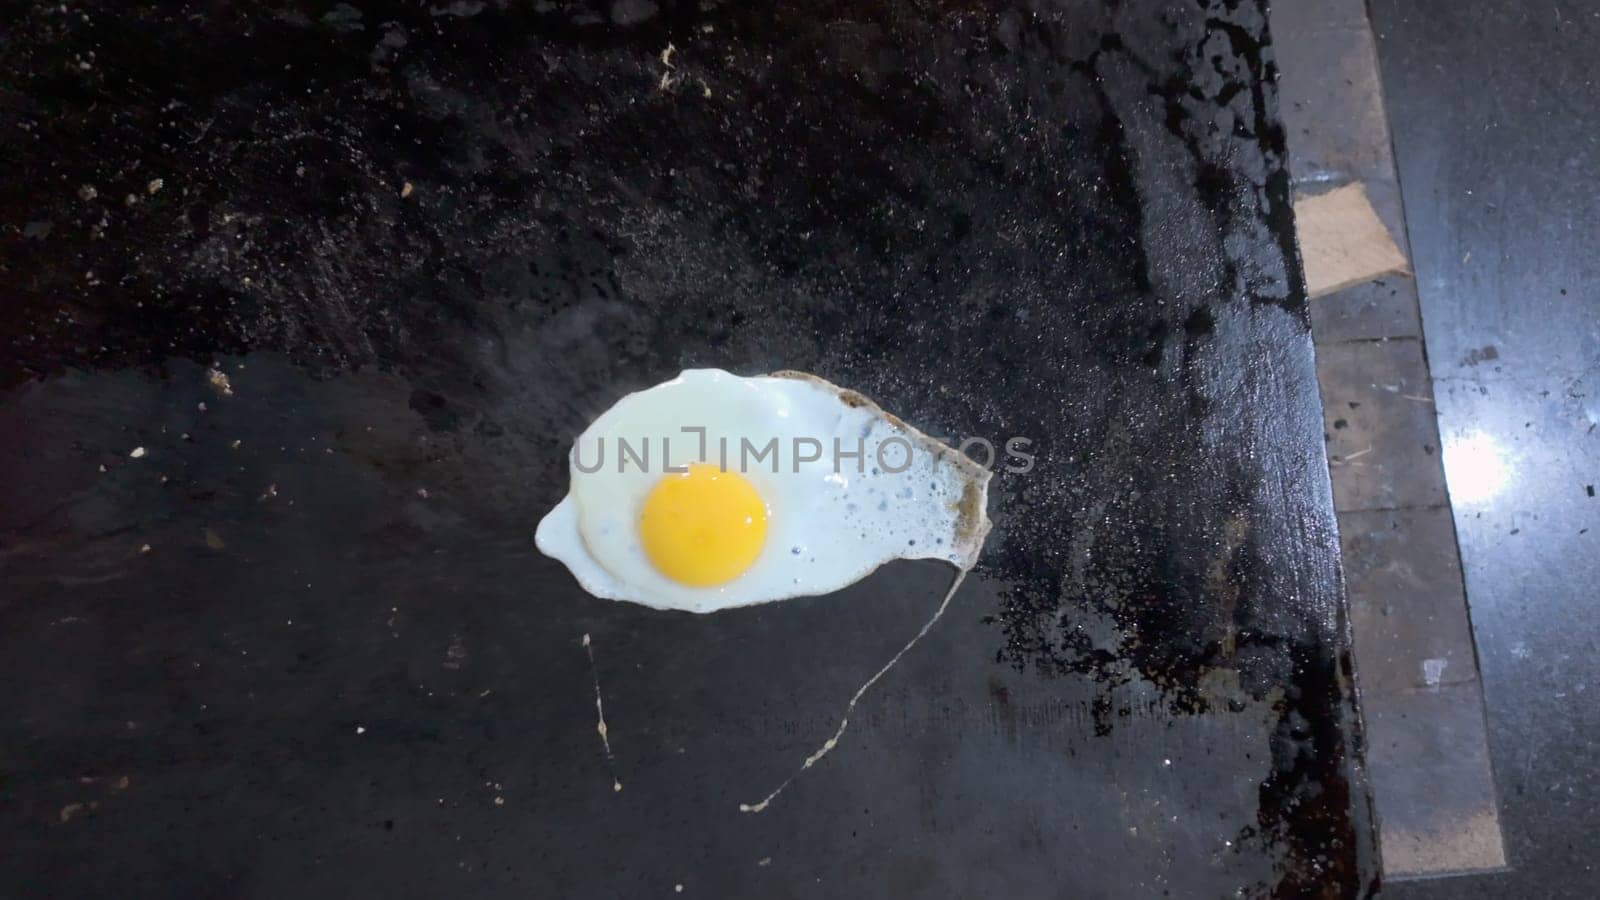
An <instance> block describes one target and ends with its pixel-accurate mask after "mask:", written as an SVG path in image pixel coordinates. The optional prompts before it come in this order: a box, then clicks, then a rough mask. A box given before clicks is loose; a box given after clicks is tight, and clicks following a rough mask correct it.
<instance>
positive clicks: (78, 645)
mask: <svg viewBox="0 0 1600 900" xmlns="http://www.w3.org/2000/svg"><path fill="white" fill-rule="evenodd" d="M358 5H359V6H361V7H362V8H357V7H358ZM1106 6H1116V7H1117V9H1116V10H1115V11H1108V10H1107V9H1102V8H1101V5H1100V4H1066V5H1064V8H1062V9H1051V10H1041V11H1039V12H1037V13H1033V12H1026V11H1016V10H1003V9H1000V8H998V7H992V6H991V5H988V4H977V3H973V4H960V3H939V2H933V3H904V2H895V3H832V4H824V5H821V6H808V7H802V6H801V5H796V4H784V5H780V6H777V7H773V8H769V7H761V8H747V7H744V6H721V5H709V6H707V7H706V8H704V9H701V8H700V7H697V6H695V5H678V4H665V5H662V6H660V7H659V8H658V6H657V4H655V3H652V2H647V0H617V2H613V3H609V4H602V5H597V6H588V5H584V4H543V5H539V4H524V3H505V2H470V3H453V4H437V5H433V6H429V5H427V4H424V5H422V6H414V5H407V6H406V7H405V8H404V9H388V10H382V11H379V10H377V9H368V8H366V7H365V5H361V4H357V5H351V4H338V5H335V6H331V7H329V6H328V5H327V4H310V3H304V4H289V7H290V8H289V9H287V10H284V9H278V10H277V11H274V12H270V13H269V12H267V11H265V10H260V11H252V10H249V9H246V8H243V7H241V8H238V9H234V8H223V7H208V8H206V9H204V10H199V11H193V12H192V14H189V13H186V14H185V15H182V16H180V15H177V14H175V13H172V14H169V13H166V12H163V11H160V10H156V9H152V8H150V7H149V6H145V5H140V6H138V7H137V8H134V7H130V6H129V5H126V4H117V5H115V6H114V7H113V6H111V5H105V6H104V7H99V6H97V5H96V4H77V5H75V6H74V9H73V12H72V13H71V14H70V15H57V14H55V13H53V12H49V11H44V10H42V9H41V10H38V11H35V12H32V13H30V14H28V15H27V16H25V17H24V20H23V21H22V22H21V23H20V24H19V26H18V27H17V28H16V29H15V30H14V32H13V33H12V34H10V35H9V36H8V38H7V44H6V45H5V46H4V48H3V49H0V69H3V72H4V77H3V78H0V81H4V82H5V83H6V84H7V85H8V87H7V88H6V94H5V97H6V105H7V107H8V109H10V110H13V111H15V112H16V113H18V114H19V116H20V118H19V121H21V122H23V123H24V124H26V125H27V126H28V127H27V128H25V129H7V131H6V133H5V134H4V135H3V136H0V150H3V155H4V157H5V158H6V159H7V160H8V161H9V162H8V166H9V167H10V168H11V170H12V174H11V176H10V177H8V178H7V179H6V180H5V182H4V183H3V184H0V204H3V207H4V209H5V211H6V213H7V215H6V217H5V219H6V222H7V223H8V225H7V228H8V231H7V233H6V234H5V235H4V241H5V244H4V259H5V272H6V273H7V283H8V286H9V288H10V289H12V290H13V291H14V294H15V296H14V298H13V300H12V301H10V306H9V307H8V309H7V311H6V312H5V313H4V323H5V324H4V332H3V334H0V336H3V337H4V338H5V339H6V350H5V351H4V352H5V353H7V354H8V356H7V357H6V359H7V362H8V364H7V365H5V366H4V367H3V371H4V373H5V375H6V376H7V377H6V379H5V380H4V384H5V385H6V387H5V389H4V390H5V392H4V394H3V396H0V427H3V429H4V431H3V433H4V436H5V438H6V440H5V441H4V448H3V450H0V471H3V472H4V473H5V474H4V495H5V500H6V502H5V503H4V504H3V505H0V527H3V541H4V546H3V553H4V557H3V560H4V565H5V570H6V574H5V579H6V584H7V587H6V591H5V594H4V597H3V599H0V702H3V704H4V707H5V709H6V710H7V724H6V726H5V738H4V741H3V742H0V744H3V750H0V797H3V800H4V802H3V803H0V840H3V843H4V845H5V846H6V848H7V850H6V852H5V853H4V854H3V855H0V877H3V880H4V883H7V884H25V885H30V886H33V887H34V888H36V889H38V890H39V891H45V890H50V891H55V892H56V893H58V894H60V895H63V896H85V895H104V894H106V893H108V892H115V893H119V894H121V895H137V896H164V895H179V894H181V895H184V896H199V895H233V896H286V895H291V894H299V895H308V896H330V895H346V896H392V895H396V894H404V895H429V896H469V895H470V896H480V897H488V896H528V895H530V893H531V894H532V895H540V896H647V895H653V894H660V895H666V894H672V893H674V890H675V888H676V886H678V885H682V886H683V893H684V894H685V895H686V896H687V895H695V896H702V897H724V896H753V895H764V896H775V897H788V896H794V897H798V896H815V895H818V894H825V895H828V896H840V897H905V896H923V897H964V896H1017V897H1045V896H1119V897H1144V896H1163V895H1165V894H1167V893H1168V892H1171V893H1172V894H1173V895H1183V896H1234V895H1235V893H1236V892H1237V891H1242V892H1243V893H1244V894H1245V895H1277V896H1305V895H1307V894H1320V895H1325V896H1356V895H1359V894H1361V893H1362V892H1363V891H1365V890H1367V889H1369V888H1370V886H1371V884H1372V882H1373V880H1374V879H1375V872H1376V869H1375V854H1374V847H1373V834H1372V829H1373V823H1372V820H1371V816H1370V813H1369V810H1368V804H1367V798H1366V794H1365V787H1364V784H1363V783H1362V781H1361V780H1360V777H1359V758H1358V755H1357V754H1358V749H1357V748H1358V741H1357V731H1356V728H1357V726H1356V721H1357V720H1356V715H1355V708H1354V701H1353V696H1352V690H1351V684H1350V672H1349V647H1348V643H1347V637H1346V633H1345V616H1344V610H1343V608H1342V593H1341V587H1340V581H1339V570H1338V556H1337V542H1336V539H1335V532H1334V520H1333V513H1332V507H1331V500H1330V497H1329V492H1328V486H1327V471H1326V463H1325V458H1324V455H1323V449H1322V440H1321V432H1320V422H1319V404H1318V398H1317V392H1316V385H1315V383H1314V380H1313V370H1312V350H1311V342H1310V338H1309V333H1308V326H1307V319H1306V308H1305V297H1304V292H1303V290H1302V288H1301V284H1300V276H1299V273H1298V263H1297V262H1296V258H1295V254H1294V250H1293V238H1292V232H1291V222H1290V219H1289V215H1290V209H1289V198H1288V188H1287V179H1286V176H1285V172H1284V166H1283V136H1282V134H1281V130H1280V128H1279V126H1278V120H1277V117H1276V113H1275V110H1274V107H1273V104H1274V102H1275V101H1274V91H1273V87H1272V77H1273V68H1272V62H1271V50H1270V45H1269V43H1268V40H1267V36H1266V31H1265V22H1264V16H1263V12H1262V9H1261V5H1260V4H1259V3H1250V2H1245V3H1232V2H1229V3H1224V2H1215V3H1210V4H1204V5H1202V4H1193V3H1187V4H1181V5H1178V4H1166V3H1156V2H1129V3H1123V4H1120V5H1116V4H1108V5H1106ZM91 51H92V52H91ZM158 180H159V184H158V183H157V182H158ZM213 365H215V366H216V367H217V371H220V372H222V373H225V374H227V376H228V387H229V389H228V391H226V392H224V391H223V390H221V388H220V386H219V384H218V382H217V380H216V378H215V377H214V376H211V375H208V370H210V369H211V367H212V366H213ZM690 366H718V367H723V368H727V369H730V370H733V371H736V372H739V373H742V374H754V373H761V372H769V371H775V370H780V369H797V370H803V371H808V372H814V373H816V374H818V375H820V376H822V377H825V378H827V379H829V380H831V381H834V382H836V383H838V384H841V385H845V386H848V387H851V388H854V389H856V390H859V391H861V392H862V393H863V394H865V395H867V396H870V397H873V398H874V399H876V400H878V401H879V402H881V403H882V404H884V406H885V408H887V409H889V410H891V411H892V412H894V413H896V414H897V415H899V416H902V417H903V418H905V419H906V420H907V421H908V422H910V423H912V424H914V425H916V426H917V427H919V428H922V429H923V430H925V431H927V432H928V433H929V434H932V435H935V436H939V437H952V438H955V439H960V438H962V437H967V436H981V437H985V438H987V439H990V440H991V441H994V442H995V443H996V444H997V445H1002V446H1003V442H1004V441H1005V440H1007V439H1009V438H1012V437H1018V436H1020V437H1024V438H1027V439H1028V440H1030V441H1031V442H1032V444H1031V445H1030V451H1031V452H1032V453H1033V454H1034V456H1035V465H1034V467H1033V469H1032V471H1030V472H1027V473H1006V472H999V473H997V474H996V476H995V480H994V482H993V483H992V485H991V490H990V509H989V511H990V515H991V516H992V517H993V519H994V521H995V523H996V527H995V530H994V532H993V533H992V534H991V535H990V538H989V543H988V548H987V550H986V552H985V554H984V557H983V559H982V560H981V562H980V564H979V567H978V569H977V571H976V573H975V575H974V577H973V578H971V579H969V580H968V582H967V584H966V586H965V587H964V588H963V590H962V592H961V593H960V594H959V595H958V596H957V597H956V599H955V601H954V603H953V604H952V606H951V608H950V611H949V614H948V615H947V616H946V617H945V618H944V620H943V621H941V622H940V623H939V625H938V626H937V627H936V628H935V629H934V630H933V631H932V632H931V633H930V634H929V635H928V636H927V638H926V639H925V640H924V641H923V642H922V643H921V644H920V645H919V646H918V647H917V648H916V649H915V650H914V651H913V652H912V653H911V654H908V655H907V656H906V658H905V659H904V660H903V661H902V662H901V664H900V665H899V666H898V667H897V668H896V669H895V670H894V671H893V672H892V673H890V674H889V675H887V676H885V678H884V679H883V680H882V681H881V682H880V683H879V684H878V685H876V686H875V688H874V690H873V692H872V693H870V694H868V695H867V696H866V697H865V698H864V699H863V701H862V704H861V706H860V707H859V708H858V709H857V711H856V715H855V717H854V718H853V720H852V725H851V730H850V732H849V733H848V734H847V735H846V737H845V739H844V741H843V742H842V743H841V744H840V745H839V747H838V749H837V750H835V751H834V752H833V753H832V754H830V755H829V756H828V757H827V758H826V759H825V760H823V761H822V762H820V763H818V765H817V766H816V767H815V768H813V769H811V770H810V771H808V772H807V773H805V775H804V776H803V777H802V778H800V779H799V780H797V781H796V782H795V783H794V784H793V785H792V786H791V787H790V788H789V790H788V791H787V792H786V793H785V794H784V795H783V796H782V797H781V798H779V800H778V801H776V802H775V803H773V805H772V806H771V807H770V808H769V809H767V810H766V811H765V812H762V813H760V814H754V815H752V814H741V813H740V812H739V810H738V806H739V804H740V803H742V802H751V801H755V800H758V799H759V798H760V797H762V796H763V795H765V794H766V793H767V792H768V791H769V790H770V789H771V788H773V787H775V786H776V785H777V783H779V782H780V781H781V780H782V779H783V778H784V777H786V776H788V775H789V774H790V773H791V772H792V771H793V770H794V769H795V767H796V766H797V765H798V764H799V763H800V762H801V761H802V760H803V759H804V758H805V756H806V755H807V754H808V753H811V752H812V751H813V750H814V749H815V748H816V746H817V745H818V743H819V742H820V741H821V740H822V739H824V738H826V737H827V736H828V735H829V734H831V733H832V732H833V729H834V727H835V726H836V724H837V720H838V715H839V713H840V712H841V711H842V709H843V705H844V703H845V701H846V700H847V699H848V698H849V697H850V696H851V694H852V692H854V691H855V689H856V688H857V687H859V686H860V685H861V684H862V683H863V682H864V681H865V680H866V679H867V678H868V677H869V676H870V675H871V674H872V673H873V672H874V671H876V670H877V668H878V667H879V666H881V665H882V664H883V662H884V661H885V660H886V659H887V658H889V656H891V655H892V654H893V653H894V652H895V650H897V649H898V648H899V647H900V646H902V645H903V644H904V643H905V641H906V640H907V639H908V638H909V637H910V636H911V635H912V634H914V633H915V632H916V630H917V629H918V628H919V627H920V626H921V624H922V622H923V621H925V619H926V618H927V616H928V615H929V614H930V613H931V611H932V609H933V608H934V606H935V605H936V604H937V603H938V601H939V598H940V596H941V594H942V592H943V589H944V587H945V586H946V585H947V584H948V580H949V577H950V574H951V572H950V570H949V568H948V567H944V566H940V565H939V564H936V563H909V562H907V563H898V564H894V565H891V566H889V567H886V568H885V569H883V570H880V571H879V572H877V573H876V574H874V575H873V576H872V577H870V578H869V579H867V580H865V581H863V582H861V583H859V584H857V585H855V586H853V587H851V588H849V589H847V590H844V591H841V592H839V593H837V594H835V595H831V596H826V597H815V598H804V599H797V600H792V601H786V602H782V603H777V604H768V605H763V606H758V607H753V608H748V609H739V610H734V611H729V612H725V613H720V614H717V615H713V616H704V617H702V616H694V615H689V614H681V613H664V612H659V611H654V610H650V609H645V608H642V607H639V606H634V605H629V604H622V603H615V602H609V601H601V600H596V599H594V598H591V597H589V596H587V595H586V594H584V593H583V592H582V591H581V590H580V589H579V588H578V587H577V585H576V584H575V582H574V581H573V579H572V578H571V577H570V575H569V574H568V573H567V572H566V571H565V570H564V569H563V568H562V567H561V566H560V565H559V564H558V563H556V562H555V561H553V560H550V559H546V558H544V557H542V556H540V555H539V554H537V553H536V552H534V550H533V546H532V531H533V526H534V523H535V522H536V521H537V520H538V518H539V517H540V516H541V515H543V513H544V512H545V511H546V510H548V509H549V508H550V507H551V506H552V505H553V504H554V503H555V502H556V501H557V500H558V499H559V498H560V497H561V496H562V494H563V493H564V491H565V489H566V451H567V448H568V446H569V444H570V442H571V440H572V438H573V437H574V436H575V435H576V434H577V433H578V432H579V431H581V430H582V428H583V427H584V426H585V425H586V424H587V423H588V421H589V420H590V419H591V418H592V417H593V416H594V415H595V414H597V413H599V412H600V411H601V410H603V409H605V408H606V407H607V406H609V405H610V404H611V403H612V402H614V401H615V400H616V399H617V398H618V397H620V396H622V395H623V394H624V393H627V392H629V391H632V390H636V389H639V388H642V387H645V386H648V385H650V384H653V383H656V382H659V381H661V380H663V379H665V378H669V377H671V376H672V375H673V374H675V373H676V372H677V371H678V370H679V369H681V368H684V367H690ZM201 404H204V409H202V408H201ZM136 447H142V448H144V450H145V452H144V453H143V454H141V455H140V456H139V458H133V457H132V456H130V453H131V451H133V449H134V448H136ZM102 467H103V471H102ZM586 635H587V636H588V637H589V641H588V645H587V647H585V641H584V638H585V636H586ZM586 650H587V651H592V657H591V654H590V653H589V652H586ZM591 659H592V661H593V662H592V664H591ZM597 679H598V682H599V684H600V687H601V691H602V693H603V697H604V702H605V715H606V720H607V723H608V726H609V728H608V737H609V743H610V748H611V751H612V758H611V759H609V760H608V758H607V757H606V755H605V754H604V752H603V750H602V746H601V742H600V740H599V736H598V735H597V734H596V709H595V699H596V698H595V682H596V680H597ZM613 777H615V778H616V779H617V780H618V781H620V782H621V784H622V785H623V788H622V790H620V791H616V790H613ZM130 885H131V886H132V887H129V886H130Z"/></svg>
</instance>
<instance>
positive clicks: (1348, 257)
mask: <svg viewBox="0 0 1600 900" xmlns="http://www.w3.org/2000/svg"><path fill="white" fill-rule="evenodd" d="M1294 217H1295V225H1296V230H1297V231H1298V232H1299V235H1300V258H1301V259H1302V260H1303V261H1304V262H1305V271H1306V291H1307V292H1308V293H1309V294H1310V295H1311V296H1312V297H1313V298H1316V297H1321V296H1323V295H1325V294H1331V293H1333V292H1334V291H1339V290H1343V289H1345V288H1347V287H1350V286H1352V285H1357V284H1361V283H1362V282H1364V281H1371V280H1372V279H1374V278H1377V277H1378V276H1380V275H1386V274H1388V273H1390V272H1403V273H1408V274H1409V273H1410V271H1411V267H1410V265H1409V264H1408V263H1407V262H1406V257H1405V254H1403V253H1401V252H1400V248H1399V247H1398V246H1396V245H1395V242H1394V238H1393V237H1392V236H1391V235H1390V234H1389V229H1387V228H1385V227H1384V225H1383V221H1382V220H1380V219H1379V218H1378V213H1377V212H1376V211H1375V210H1374V209H1373V208H1372V201H1370V200H1368V199H1367V189H1366V187H1365V186H1363V185H1361V184H1348V185H1345V186H1344V187H1341V188H1336V189H1334V190H1332V191H1329V192H1328V193H1326V194H1319V195H1317V196H1315V197H1297V198H1295V201H1294Z"/></svg>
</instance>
